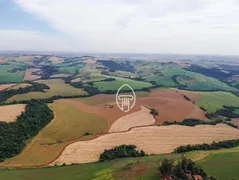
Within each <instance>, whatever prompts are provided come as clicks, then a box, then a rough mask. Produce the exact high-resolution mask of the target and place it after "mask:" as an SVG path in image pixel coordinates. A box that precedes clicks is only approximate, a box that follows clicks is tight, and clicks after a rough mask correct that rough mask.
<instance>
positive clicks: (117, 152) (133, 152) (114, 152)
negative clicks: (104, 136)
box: [99, 145, 146, 161]
mask: <svg viewBox="0 0 239 180" xmlns="http://www.w3.org/2000/svg"><path fill="white" fill-rule="evenodd" d="M145 155H146V153H145V152H144V151H142V150H141V151H138V150H137V149H136V146H135V145H121V146H116V147H114V148H111V149H105V150H104V152H103V153H102V154H101V155H100V158H99V161H109V160H113V159H116V158H123V157H140V156H145Z"/></svg>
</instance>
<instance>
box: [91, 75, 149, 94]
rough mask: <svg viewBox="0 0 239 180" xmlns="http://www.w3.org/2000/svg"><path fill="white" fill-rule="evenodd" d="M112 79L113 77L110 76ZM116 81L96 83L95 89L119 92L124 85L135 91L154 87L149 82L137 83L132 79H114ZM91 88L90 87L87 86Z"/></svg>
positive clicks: (94, 84)
mask: <svg viewBox="0 0 239 180" xmlns="http://www.w3.org/2000/svg"><path fill="white" fill-rule="evenodd" d="M108 77H111V76H108ZM112 78H114V79H116V80H115V81H100V82H94V83H93V87H96V88H97V89H98V90H99V91H100V92H104V91H107V90H113V91H117V90H118V89H119V88H120V87H121V86H122V85H124V84H128V85H130V86H131V87H132V88H133V89H142V88H149V87H152V86H153V85H152V84H151V83H149V82H142V81H135V80H131V79H126V78H119V77H113V76H112ZM87 86H89V85H87Z"/></svg>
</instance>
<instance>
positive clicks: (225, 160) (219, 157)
mask: <svg viewBox="0 0 239 180" xmlns="http://www.w3.org/2000/svg"><path fill="white" fill-rule="evenodd" d="M199 164H200V165H201V166H202V167H203V168H204V169H205V171H206V173H208V174H213V175H214V176H215V177H216V178H217V179H218V180H232V179H235V180H236V179H239V152H232V153H218V154H211V155H209V156H208V157H207V158H206V159H205V160H202V161H201V162H200V163H199Z"/></svg>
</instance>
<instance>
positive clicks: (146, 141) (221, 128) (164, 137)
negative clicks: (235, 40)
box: [52, 124, 239, 165]
mask: <svg viewBox="0 0 239 180" xmlns="http://www.w3.org/2000/svg"><path fill="white" fill-rule="evenodd" d="M195 132H196V133H195ZM238 137H239V131H238V130H237V129H235V128H232V127H230V126H227V125H225V124H219V125H216V126H211V125H199V126H195V127H187V126H179V125H172V126H153V127H141V128H135V129H132V130H131V131H129V132H123V133H112V134H107V135H103V136H100V137H98V138H96V139H93V140H88V141H81V142H80V141H79V142H76V143H73V144H70V145H69V146H67V147H66V149H65V150H64V151H63V153H62V154H61V156H60V157H59V158H58V159H57V160H56V161H55V162H53V163H52V165H54V164H63V163H66V164H71V163H88V162H95V161H98V159H99V155H100V154H101V153H102V152H103V151H104V150H105V149H109V148H113V147H115V146H119V145H122V144H135V145H136V146H137V147H138V149H142V150H144V151H145V152H146V153H147V154H163V153H170V152H172V151H173V150H174V149H175V148H176V147H178V146H182V145H187V144H202V143H211V142H213V141H222V140H229V139H238Z"/></svg>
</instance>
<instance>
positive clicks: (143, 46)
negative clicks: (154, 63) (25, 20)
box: [15, 0, 239, 54]
mask: <svg viewBox="0 0 239 180" xmlns="http://www.w3.org/2000/svg"><path fill="white" fill-rule="evenodd" d="M15 2H16V3H18V4H19V5H20V6H21V7H22V8H23V9H24V10H25V11H28V12H30V13H32V14H34V15H36V16H38V17H39V18H41V19H43V20H45V21H47V22H48V23H49V24H50V25H51V26H52V27H53V28H54V29H56V30H58V31H60V32H62V33H64V34H66V35H67V36H68V38H69V40H70V41H71V42H72V43H70V44H67V45H65V44H64V45H62V46H61V48H63V49H64V48H67V49H66V50H68V49H74V50H78V51H92V52H93V51H94V52H139V53H196V54H239V51H238V50H239V48H238V47H239V18H238V17H239V2H238V1H237V0H180V1H179V0H97V1H92V0H15ZM39 41H40V40H39ZM55 41H56V42H57V41H59V40H56V39H53V42H51V43H50V44H53V45H54V43H55ZM73 42H74V43H73ZM30 43H31V40H29V44H30ZM62 43H63V42H62ZM56 44H57V43H56ZM36 48H37V47H36ZM49 48H51V49H54V48H56V47H53V46H51V45H49ZM58 48H59V47H58Z"/></svg>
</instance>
